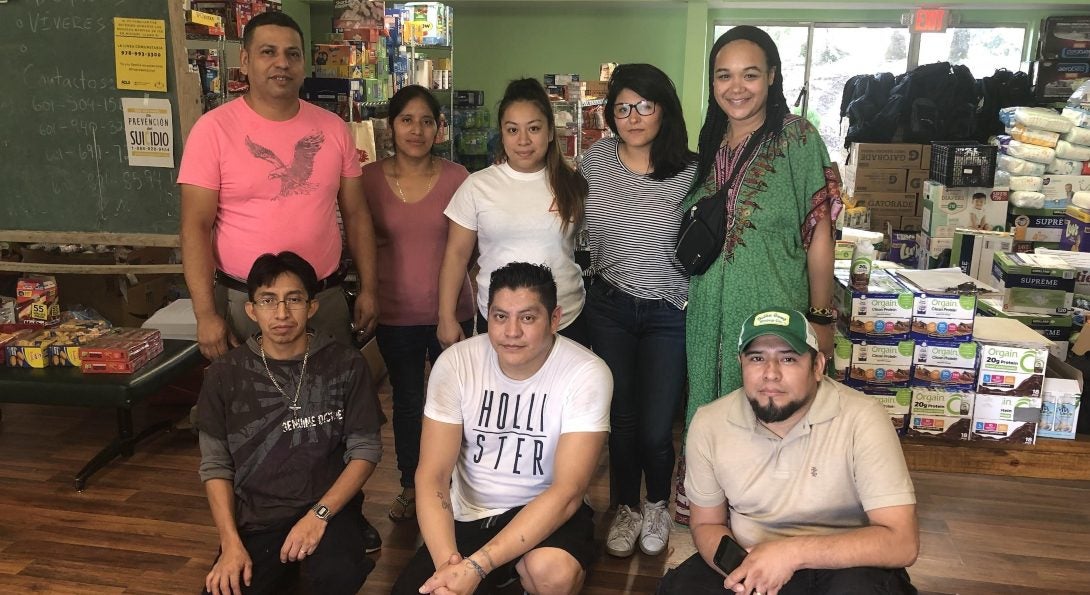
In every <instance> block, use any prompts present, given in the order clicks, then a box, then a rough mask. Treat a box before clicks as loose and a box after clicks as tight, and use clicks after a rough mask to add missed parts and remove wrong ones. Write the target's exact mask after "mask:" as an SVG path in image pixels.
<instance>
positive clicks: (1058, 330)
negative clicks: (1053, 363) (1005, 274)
mask: <svg viewBox="0 0 1090 595" xmlns="http://www.w3.org/2000/svg"><path fill="white" fill-rule="evenodd" d="M977 314H979V315H980V316H998V317H1000V318H1013V319H1015V320H1018V321H1021V322H1022V324H1025V325H1026V326H1028V327H1029V328H1031V329H1033V330H1035V331H1037V332H1038V333H1040V335H1041V336H1042V337H1044V338H1046V339H1048V340H1050V341H1052V343H1053V345H1052V347H1050V348H1049V350H1048V351H1049V355H1051V356H1052V357H1054V358H1059V359H1060V360H1061V361H1062V360H1066V359H1067V353H1068V350H1069V349H1070V348H1071V333H1072V331H1073V330H1074V326H1075V325H1074V313H1073V312H1068V313H1065V314H1030V313H1027V312H1011V311H1007V310H1004V309H1003V302H1002V301H1001V300H998V299H995V298H981V299H979V300H977Z"/></svg>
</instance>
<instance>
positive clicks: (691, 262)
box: [674, 139, 761, 275]
mask: <svg viewBox="0 0 1090 595" xmlns="http://www.w3.org/2000/svg"><path fill="white" fill-rule="evenodd" d="M760 144H761V143H760V142H756V139H750V141H749V142H748V143H746V146H745V149H744V150H743V151H742V155H741V156H740V157H739V158H738V161H736V162H735V164H734V169H733V170H732V171H731V172H730V176H729V177H728V178H727V181H726V183H725V184H723V185H722V186H720V187H719V190H717V191H715V192H714V193H712V194H710V195H708V196H705V197H704V198H702V199H700V200H698V201H697V202H696V204H694V205H693V206H691V207H689V210H687V211H685V212H684V213H682V215H681V231H680V232H678V236H677V247H676V248H674V257H676V258H677V260H678V262H680V263H681V268H683V269H685V272H686V273H689V275H703V274H704V273H705V272H706V271H707V270H708V268H709V267H711V266H712V263H713V262H715V259H716V257H718V256H719V253H720V252H722V251H723V243H724V242H726V240H727V211H726V209H727V198H728V195H729V192H730V187H731V185H732V184H734V178H735V176H737V175H738V173H739V172H740V171H741V170H742V168H743V167H744V166H745V163H746V161H748V160H749V157H750V156H751V155H752V154H753V152H754V151H755V150H756V149H757V147H758V146H759V145H760Z"/></svg>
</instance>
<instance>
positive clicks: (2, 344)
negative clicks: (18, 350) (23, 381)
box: [0, 329, 34, 366]
mask: <svg viewBox="0 0 1090 595" xmlns="http://www.w3.org/2000/svg"><path fill="white" fill-rule="evenodd" d="M32 332H34V331H32V330H29V329H11V330H7V329H4V330H0V366H5V365H8V357H7V349H6V348H7V346H8V345H10V344H11V343H13V342H15V341H17V340H19V339H22V338H24V337H26V336H27V335H29V334H30V333H32Z"/></svg>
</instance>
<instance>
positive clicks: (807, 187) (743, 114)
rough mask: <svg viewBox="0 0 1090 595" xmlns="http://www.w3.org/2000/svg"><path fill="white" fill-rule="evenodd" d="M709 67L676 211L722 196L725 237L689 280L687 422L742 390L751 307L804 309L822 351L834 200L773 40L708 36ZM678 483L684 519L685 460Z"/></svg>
mask: <svg viewBox="0 0 1090 595" xmlns="http://www.w3.org/2000/svg"><path fill="white" fill-rule="evenodd" d="M708 64H709V94H708V108H707V115H706V116H705V119H704V125H703V127H702V128H701V130H700V144H699V149H700V160H699V164H698V168H697V172H696V179H695V181H694V186H693V189H692V191H691V192H690V193H689V196H688V198H687V199H686V202H685V206H686V208H688V207H691V206H692V205H694V204H695V203H696V202H697V201H698V200H699V199H701V198H703V197H705V196H709V195H713V194H717V195H718V196H720V197H721V198H722V199H723V200H725V201H726V209H725V210H726V240H725V241H724V244H723V248H722V252H721V254H720V255H719V257H718V258H717V259H716V260H715V262H713V263H712V265H711V267H710V268H709V269H708V270H707V271H706V272H705V273H704V274H702V275H695V276H693V277H692V279H691V281H690V284H689V305H688V309H687V313H686V324H685V332H686V340H685V343H686V351H687V355H688V368H689V401H688V407H687V410H686V415H685V426H686V428H688V424H689V421H690V420H691V419H692V417H693V414H694V413H696V410H697V408H699V407H700V406H702V405H705V404H707V403H710V402H711V401H713V400H715V399H717V398H719V397H720V396H722V395H725V394H727V393H729V392H731V391H733V390H735V389H737V388H739V387H740V386H741V385H742V381H741V375H740V371H739V364H738V333H739V331H740V329H741V325H742V322H743V321H744V320H745V319H746V318H747V317H749V316H750V315H752V314H754V313H755V312H756V311H757V310H758V309H759V308H763V307H773V306H774V307H782V308H794V309H796V310H800V311H802V312H809V315H808V318H810V320H811V322H812V323H813V324H814V328H815V330H816V331H817V334H818V337H819V340H820V344H821V350H822V351H823V352H825V353H826V354H827V357H832V348H833V326H832V323H833V316H832V310H831V308H832V299H833V243H834V239H833V237H834V230H833V222H834V221H835V219H836V216H837V214H838V213H839V211H840V209H841V206H842V203H841V200H840V192H839V185H838V183H837V179H836V174H835V172H834V171H833V169H832V165H831V163H830V161H829V154H828V151H827V150H826V149H825V144H824V143H823V141H822V139H821V136H820V135H819V134H818V132H817V130H815V129H814V127H813V126H812V125H811V124H810V123H809V122H807V121H806V120H805V119H803V118H800V117H798V116H794V115H792V114H791V113H790V111H789V108H788V105H787V100H786V99H785V98H784V95H783V73H782V72H781V69H780V64H781V63H780V55H779V51H778V50H777V48H776V44H775V43H774V42H773V41H772V38H770V37H769V36H768V34H767V33H765V32H764V31H762V30H760V29H758V28H756V27H750V26H740V27H734V28H732V29H730V30H729V31H727V32H726V33H724V34H723V35H722V36H720V37H719V39H718V40H716V42H715V45H713V46H712V50H711V54H710V56H709V60H708ZM735 170H737V171H736V174H735V175H733V176H732V175H731V174H732V173H733V172H735ZM678 478H679V481H678V498H677V511H676V517H677V519H678V521H679V522H685V520H687V516H688V506H687V500H686V499H685V497H684V491H683V488H682V480H683V479H684V463H682V464H681V465H679V469H678Z"/></svg>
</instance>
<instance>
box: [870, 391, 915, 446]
mask: <svg viewBox="0 0 1090 595" xmlns="http://www.w3.org/2000/svg"><path fill="white" fill-rule="evenodd" d="M859 390H862V389H859ZM862 392H863V394H864V395H866V396H868V397H870V398H872V399H875V400H876V401H878V402H879V403H881V404H882V406H883V407H885V408H886V412H887V413H889V419H890V421H891V422H892V423H893V428H894V429H895V430H897V435H899V436H903V435H904V433H905V424H906V421H907V418H908V411H909V405H910V404H911V401H912V391H911V390H909V389H907V388H888V387H886V388H882V387H867V389H866V390H863V391H862Z"/></svg>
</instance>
